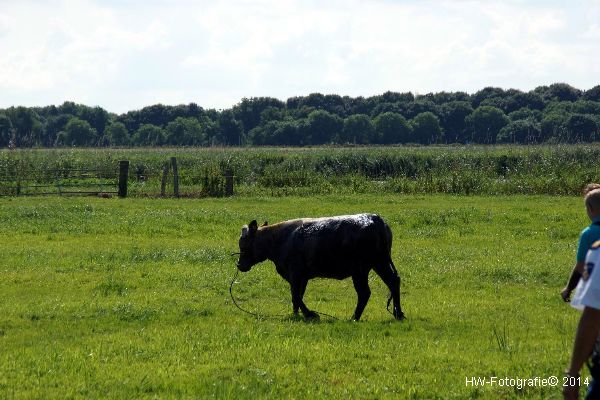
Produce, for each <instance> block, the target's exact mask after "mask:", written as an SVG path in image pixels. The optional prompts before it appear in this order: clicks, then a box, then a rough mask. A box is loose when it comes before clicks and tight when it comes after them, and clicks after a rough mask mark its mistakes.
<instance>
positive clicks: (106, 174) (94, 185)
mask: <svg viewBox="0 0 600 400" xmlns="http://www.w3.org/2000/svg"><path fill="white" fill-rule="evenodd" d="M128 175H129V161H120V162H119V168H118V169H116V168H115V169H113V170H110V169H106V168H103V169H82V168H77V169H52V170H46V171H37V173H36V172H33V171H27V170H15V171H12V172H10V173H9V172H6V171H5V172H4V173H1V174H0V196H45V195H81V196H83V195H96V196H97V195H113V194H116V195H119V197H126V196H127V178H128ZM64 189H66V190H64Z"/></svg>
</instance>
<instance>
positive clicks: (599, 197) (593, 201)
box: [585, 188, 600, 211]
mask: <svg viewBox="0 0 600 400" xmlns="http://www.w3.org/2000/svg"><path fill="white" fill-rule="evenodd" d="M585 205H586V207H589V208H590V210H592V211H600V188H598V189H593V190H591V191H589V192H587V193H586V195H585Z"/></svg>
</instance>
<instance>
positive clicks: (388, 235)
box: [384, 223, 400, 315]
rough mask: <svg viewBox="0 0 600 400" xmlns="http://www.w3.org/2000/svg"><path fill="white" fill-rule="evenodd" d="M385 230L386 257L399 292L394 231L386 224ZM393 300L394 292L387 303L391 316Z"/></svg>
mask: <svg viewBox="0 0 600 400" xmlns="http://www.w3.org/2000/svg"><path fill="white" fill-rule="evenodd" d="M384 230H385V238H386V244H385V247H386V255H387V264H388V266H389V268H390V269H391V270H392V274H393V275H394V277H396V279H398V290H400V274H398V270H397V269H396V266H395V265H394V261H393V260H392V230H391V229H390V227H389V225H388V224H386V223H384ZM392 300H393V295H392V291H391V290H390V297H388V301H387V305H386V308H387V310H388V312H389V313H390V314H392V315H393V313H392V312H391V311H390V303H391V302H392Z"/></svg>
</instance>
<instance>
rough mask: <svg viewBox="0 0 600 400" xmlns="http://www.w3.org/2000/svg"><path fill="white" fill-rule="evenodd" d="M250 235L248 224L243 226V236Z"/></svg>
mask: <svg viewBox="0 0 600 400" xmlns="http://www.w3.org/2000/svg"><path fill="white" fill-rule="evenodd" d="M246 236H248V225H244V226H242V237H243V238H245V237H246Z"/></svg>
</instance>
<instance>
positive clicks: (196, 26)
mask: <svg viewBox="0 0 600 400" xmlns="http://www.w3.org/2000/svg"><path fill="white" fill-rule="evenodd" d="M597 17H600V7H599V6H598V5H596V3H594V1H592V0H588V1H582V2H577V3H568V4H567V3H565V4H562V3H559V2H555V1H551V2H545V1H527V2H526V1H522V0H510V1H506V2H501V3H500V2H494V3H492V2H488V1H475V0H465V1H451V0H439V1H434V0H427V1H417V0H407V1H402V2H400V1H385V0H371V1H358V0H350V1H341V0H333V1H328V2H318V1H316V0H281V1H268V0H248V1H219V2H212V1H200V2H192V1H183V0H182V1H177V2H167V1H160V0H157V1H151V2H141V1H139V2H138V1H134V0H131V1H125V2H114V4H112V3H111V2H105V1H99V0H98V1H92V0H87V1H80V2H69V1H66V0H65V1H53V2H50V3H41V4H40V3H39V2H5V3H4V2H3V3H0V52H1V54H3V57H2V58H0V90H1V91H2V92H3V94H4V96H3V97H2V99H0V102H1V103H0V107H6V106H10V105H13V104H17V103H19V104H25V105H39V104H49V103H59V102H62V101H64V100H73V101H78V102H84V103H87V104H90V105H96V104H97V105H101V106H103V107H105V108H107V109H108V110H111V111H117V112H124V111H127V110H130V109H135V108H140V107H143V106H145V105H149V104H152V103H155V102H162V103H167V104H172V103H183V102H191V101H194V102H197V103H198V104H200V105H202V106H204V107H215V108H224V107H230V106H231V105H233V104H234V103H236V102H238V101H239V100H240V99H241V98H242V97H250V96H274V97H279V98H281V99H285V98H287V97H290V96H294V95H306V94H309V93H311V92H316V91H320V92H323V93H325V92H326V93H338V94H342V95H352V96H356V95H364V96H368V95H373V94H378V93H381V92H383V91H386V90H396V91H415V92H419V93H425V92H429V91H441V90H464V91H470V92H472V91H475V90H478V89H481V88H483V87H484V86H489V85H493V86H501V87H506V88H508V87H515V88H519V89H523V90H530V89H533V88H534V87H536V86H538V85H542V84H549V83H552V82H558V81H564V82H569V83H571V84H573V85H574V86H578V87H580V88H582V89H586V88H589V87H592V86H594V85H596V84H598V82H597V76H600V66H598V65H597V63H596V62H595V60H594V57H595V55H596V54H598V53H599V51H600V41H599V40H598V38H599V37H600V27H599V26H600V25H598V22H597V21H598V18H597Z"/></svg>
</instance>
